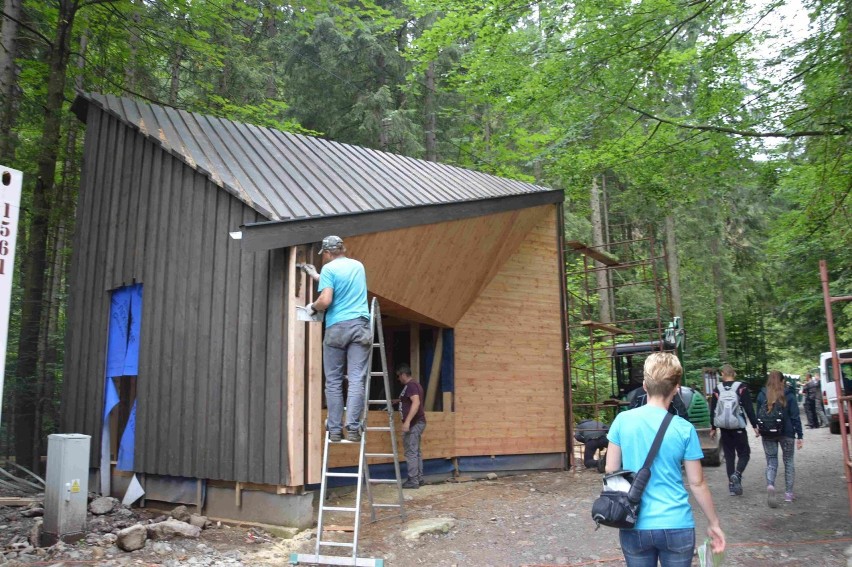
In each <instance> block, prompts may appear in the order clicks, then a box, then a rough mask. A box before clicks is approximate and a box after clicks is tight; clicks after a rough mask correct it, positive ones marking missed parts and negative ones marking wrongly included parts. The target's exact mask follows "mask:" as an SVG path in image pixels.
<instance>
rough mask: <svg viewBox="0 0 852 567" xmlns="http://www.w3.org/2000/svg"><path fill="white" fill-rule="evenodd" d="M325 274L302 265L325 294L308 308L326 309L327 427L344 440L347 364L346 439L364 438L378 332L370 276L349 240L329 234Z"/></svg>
mask: <svg viewBox="0 0 852 567" xmlns="http://www.w3.org/2000/svg"><path fill="white" fill-rule="evenodd" d="M320 253H321V254H322V260H323V268H322V275H320V274H318V273H317V270H316V268H315V267H314V266H312V265H311V264H303V265H302V269H303V270H304V272H305V273H306V274H308V275H309V276H310V277H311V278H313V279H314V280H315V281H318V282H319V286H318V291H319V297H317V300H316V301H314V302H313V303H309V304H308V305H306V306H305V308H306V309H307V311H308V313H310V314H313V313H314V312H316V311H325V338H324V339H323V342H322V363H323V368H324V369H325V398H326V403H327V404H328V421H327V423H326V428H327V429H328V432H329V440H330V441H332V442H338V441H341V440H342V439H343V433H344V432H343V375H344V372H343V369H344V366H345V367H346V369H347V372H346V373H347V374H348V378H349V387H348V388H347V391H346V432H345V436H346V440H347V441H351V442H353V443H358V442H359V441H361V423H360V421H359V420H360V418H361V410H362V409H363V408H364V377H365V376H366V373H367V368H366V366H367V360H368V359H369V357H370V347H371V346H372V337H371V331H370V309H369V307H368V305H367V275H366V272H365V271H364V265H363V264H362V263H361V262H359V261H358V260H353V259H352V258H347V257H346V248H345V247H344V246H343V239H342V238H340V237H339V236H326V237H325V238H323V239H322V248H321V249H320Z"/></svg>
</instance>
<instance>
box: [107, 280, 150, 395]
mask: <svg viewBox="0 0 852 567" xmlns="http://www.w3.org/2000/svg"><path fill="white" fill-rule="evenodd" d="M141 327H142V284H135V285H131V286H126V287H122V288H119V289H117V290H115V291H113V292H112V302H111V305H110V314H109V340H108V343H107V365H106V366H107V378H111V377H114V376H137V375H138V374H139V332H140V330H141Z"/></svg>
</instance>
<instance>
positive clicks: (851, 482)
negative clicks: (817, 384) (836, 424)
mask: <svg viewBox="0 0 852 567" xmlns="http://www.w3.org/2000/svg"><path fill="white" fill-rule="evenodd" d="M819 277H820V281H821V282H822V296H823V300H824V302H825V322H826V325H827V327H828V344H829V348H831V365H832V372H833V373H834V385H835V387H836V388H837V417H838V419H839V420H840V438H841V441H842V443H843V472H844V474H845V476H846V496H847V498H848V500H849V515H850V516H852V458H850V455H852V447H850V441H852V437H850V434H849V429H848V427H849V424H850V423H852V395H850V394H852V392H844V388H843V380H841V375H840V358H839V357H838V355H837V339H836V337H835V333H834V315H833V312H832V309H831V306H832V305H834V304H835V303H839V302H841V301H852V295H847V296H840V297H832V296H831V292H830V290H829V287H828V266H827V264H826V262H825V260H820V261H819Z"/></svg>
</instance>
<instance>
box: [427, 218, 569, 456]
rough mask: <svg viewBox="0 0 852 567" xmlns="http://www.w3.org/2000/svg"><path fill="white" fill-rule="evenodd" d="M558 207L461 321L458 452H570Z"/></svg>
mask: <svg viewBox="0 0 852 567" xmlns="http://www.w3.org/2000/svg"><path fill="white" fill-rule="evenodd" d="M556 212H557V211H556V207H549V212H548V214H547V215H546V217H545V218H543V219H542V220H541V221H540V222H539V223H538V224H537V225H536V226H535V228H534V229H533V230H532V231H531V232H530V233H529V235H528V236H527V237H526V239H525V240H524V241H523V243H522V244H521V246H520V248H519V249H518V251H517V252H515V253H514V254H513V255H512V257H511V258H509V260H508V261H507V262H506V263H505V264H503V267H502V268H501V269H500V271H499V272H498V273H497V275H496V276H495V277H494V278H493V279H492V280H491V282H490V283H489V284H488V285H487V286H486V287H485V289H483V290H482V293H480V294H479V296H478V297H477V299H476V301H475V302H474V303H473V305H472V306H471V307H470V309H468V311H467V312H466V313H465V314H464V316H463V317H462V318H461V320H460V321H459V322H458V324H457V325H456V329H455V335H456V345H455V347H456V348H455V357H456V358H455V366H456V391H455V404H456V405H455V408H456V411H455V413H454V415H455V418H456V419H455V434H456V442H455V454H456V455H457V456H465V455H507V454H509V455H511V454H532V453H560V452H564V451H565V417H564V412H565V404H564V396H563V389H564V388H563V374H562V372H563V369H562V348H564V345H563V343H562V331H561V328H562V323H561V318H560V301H559V296H560V293H561V292H560V285H559V277H560V276H559V257H558V256H559V255H558V253H557V246H556V242H557V240H556V239H557V227H556V218H557V217H556ZM427 437H428V435H427ZM425 457H426V454H425V452H424V458H425Z"/></svg>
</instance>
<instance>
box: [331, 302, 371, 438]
mask: <svg viewBox="0 0 852 567" xmlns="http://www.w3.org/2000/svg"><path fill="white" fill-rule="evenodd" d="M372 341H373V339H372V333H371V332H370V322H369V321H368V320H367V319H361V318H358V319H350V320H348V321H341V322H339V323H335V324H334V325H332V326H331V327H329V328H327V329H326V330H325V338H324V339H323V342H322V363H323V367H324V368H325V401H326V404H327V405H328V422H327V423H326V427H327V429H328V430H329V431H331V432H332V433H337V432H339V431H341V429H342V427H343V374H344V373H343V369H344V366H345V368H346V375H347V378H348V380H349V386H348V388H347V389H346V429H348V430H350V431H356V430H358V429H359V428H360V427H361V423H360V422H361V413H362V411H363V410H364V378H365V377H366V375H367V371H368V368H367V360H368V359H369V358H370V349H371V348H372V346H373V345H372Z"/></svg>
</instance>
